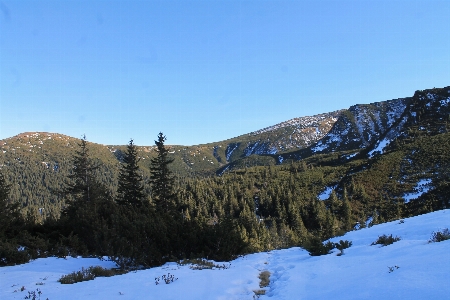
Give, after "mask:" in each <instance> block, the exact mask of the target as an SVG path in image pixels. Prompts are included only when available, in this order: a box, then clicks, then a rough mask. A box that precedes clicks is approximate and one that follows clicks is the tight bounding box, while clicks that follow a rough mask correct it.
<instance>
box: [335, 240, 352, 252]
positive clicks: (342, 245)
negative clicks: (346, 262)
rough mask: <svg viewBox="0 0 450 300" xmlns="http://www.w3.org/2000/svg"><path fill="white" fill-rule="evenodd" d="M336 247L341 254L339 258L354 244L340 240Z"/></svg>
mask: <svg viewBox="0 0 450 300" xmlns="http://www.w3.org/2000/svg"><path fill="white" fill-rule="evenodd" d="M334 246H335V247H336V249H338V250H340V251H341V252H340V253H339V254H338V255H339V256H341V255H343V254H344V249H347V248H350V247H351V246H352V242H350V241H347V240H346V241H343V240H340V241H339V243H335V244H334Z"/></svg>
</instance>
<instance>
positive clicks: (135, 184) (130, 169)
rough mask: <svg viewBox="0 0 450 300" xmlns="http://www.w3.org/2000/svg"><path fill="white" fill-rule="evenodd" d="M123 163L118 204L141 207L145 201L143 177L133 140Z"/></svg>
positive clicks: (118, 189)
mask: <svg viewBox="0 0 450 300" xmlns="http://www.w3.org/2000/svg"><path fill="white" fill-rule="evenodd" d="M123 162H124V164H123V165H122V166H121V169H120V174H119V186H118V188H117V194H118V196H117V203H118V204H121V205H132V206H138V207H139V206H141V205H142V203H143V201H144V199H145V194H144V187H143V186H142V176H141V175H140V174H139V166H138V162H139V159H138V157H137V147H136V145H135V144H133V140H132V139H131V140H130V142H129V143H128V146H127V150H126V152H125V156H124V157H123Z"/></svg>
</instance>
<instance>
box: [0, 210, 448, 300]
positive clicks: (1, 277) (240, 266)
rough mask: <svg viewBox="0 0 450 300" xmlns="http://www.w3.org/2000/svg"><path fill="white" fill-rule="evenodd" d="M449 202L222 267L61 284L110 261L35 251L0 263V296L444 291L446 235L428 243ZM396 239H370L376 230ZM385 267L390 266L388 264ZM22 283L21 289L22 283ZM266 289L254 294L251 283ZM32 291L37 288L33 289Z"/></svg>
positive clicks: (440, 295)
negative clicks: (321, 242)
mask: <svg viewBox="0 0 450 300" xmlns="http://www.w3.org/2000/svg"><path fill="white" fill-rule="evenodd" d="M449 214H450V210H448V209H447V210H440V211H436V212H433V213H428V214H424V215H420V216H417V217H412V218H407V219H404V221H403V222H402V223H401V222H399V221H398V220H397V221H392V222H389V223H384V224H379V225H375V226H372V227H370V228H364V229H361V230H356V231H351V232H348V233H347V234H345V235H344V236H340V237H335V238H333V239H332V240H331V241H332V242H333V243H338V242H339V241H340V240H346V241H350V242H352V245H351V247H350V248H347V249H345V250H344V254H343V255H341V256H338V255H337V254H338V253H339V252H340V251H339V250H337V249H334V250H333V251H332V253H331V254H328V255H322V256H309V254H308V252H307V251H306V250H304V249H301V248H298V247H295V248H289V249H281V250H273V251H270V252H261V253H255V254H249V255H245V256H241V257H239V258H237V259H235V260H233V261H231V262H229V263H223V262H220V263H217V264H218V265H225V266H226V267H228V268H227V269H212V270H208V269H204V270H192V269H191V268H190V267H191V266H192V265H182V266H181V265H177V264H176V263H167V264H165V265H163V266H161V267H155V268H151V269H146V270H138V271H135V272H130V273H127V274H124V275H120V276H113V277H98V278H95V279H94V280H91V281H85V282H80V283H75V284H64V285H62V284H60V283H59V282H57V280H58V279H59V278H61V276H64V275H67V274H70V273H72V272H76V271H80V270H81V268H82V267H84V268H88V267H89V266H102V267H103V268H108V269H109V268H113V267H115V264H114V263H113V262H111V261H107V260H99V259H97V258H81V257H78V258H73V257H70V256H68V257H67V258H65V259H61V258H56V257H48V258H38V259H36V260H34V261H31V262H29V263H27V264H22V265H17V266H10V267H2V268H0V271H1V272H0V298H1V299H24V297H25V296H28V293H31V292H35V293H37V291H38V289H39V290H40V291H41V293H42V295H41V296H42V297H41V298H42V299H46V298H48V299H67V300H71V299H119V300H125V299H158V300H169V299H170V300H177V299H185V300H197V299H215V300H237V299H240V300H242V299H248V300H254V299H260V300H264V299H277V300H288V299H289V300H291V299H333V300H339V299H342V300H349V299H357V300H361V299H448V295H449V293H450V285H449V284H448V280H449V279H448V275H449V270H450V252H449V251H448V249H449V246H450V240H447V241H442V242H435V243H429V242H428V241H429V240H430V238H431V234H432V232H436V231H443V229H445V228H449V225H450V218H449ZM381 235H388V236H389V235H392V236H394V237H399V238H400V240H399V241H397V242H395V243H393V244H391V245H388V246H385V247H381V245H373V246H371V244H372V243H373V242H375V241H376V240H377V239H378V237H379V236H381ZM390 268H392V270H390ZM263 270H267V271H269V272H270V277H269V279H270V284H269V286H267V287H265V288H260V287H259V281H260V280H259V279H258V275H259V274H260V273H261V272H262V271H263ZM168 273H170V274H171V275H173V276H174V277H175V278H177V280H174V281H173V282H171V283H169V284H164V283H162V282H163V281H162V279H160V284H158V285H156V284H155V280H154V278H156V277H160V278H161V277H162V276H163V275H166V276H167V275H168ZM22 287H23V290H21V289H22ZM261 289H264V290H265V291H266V294H265V295H264V296H261V297H259V298H256V297H254V296H255V293H254V292H253V291H254V290H261ZM36 296H38V295H36Z"/></svg>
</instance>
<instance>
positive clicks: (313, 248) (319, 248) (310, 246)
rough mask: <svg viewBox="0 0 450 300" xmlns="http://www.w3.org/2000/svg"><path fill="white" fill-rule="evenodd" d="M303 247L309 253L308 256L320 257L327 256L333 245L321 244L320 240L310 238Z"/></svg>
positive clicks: (330, 243)
mask: <svg viewBox="0 0 450 300" xmlns="http://www.w3.org/2000/svg"><path fill="white" fill-rule="evenodd" d="M303 247H304V248H305V249H306V251H308V252H309V255H311V256H320V255H326V254H329V253H330V252H331V250H333V249H334V247H335V244H334V243H332V242H330V241H328V242H326V243H325V244H323V243H322V241H321V240H320V238H318V237H312V238H310V239H309V240H308V241H307V242H306V243H305V244H304V245H303Z"/></svg>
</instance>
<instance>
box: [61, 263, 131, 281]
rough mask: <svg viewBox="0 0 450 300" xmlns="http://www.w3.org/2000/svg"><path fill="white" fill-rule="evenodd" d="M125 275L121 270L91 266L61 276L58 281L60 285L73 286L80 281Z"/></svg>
mask: <svg viewBox="0 0 450 300" xmlns="http://www.w3.org/2000/svg"><path fill="white" fill-rule="evenodd" d="M124 273H126V272H125V271H123V270H117V269H105V268H102V267H100V266H95V267H93V266H91V267H89V268H87V269H85V268H81V271H76V272H72V273H70V274H67V275H63V276H61V278H60V279H58V281H59V282H61V284H73V283H77V282H82V281H88V280H92V279H94V278H95V277H111V276H114V275H120V274H124Z"/></svg>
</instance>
